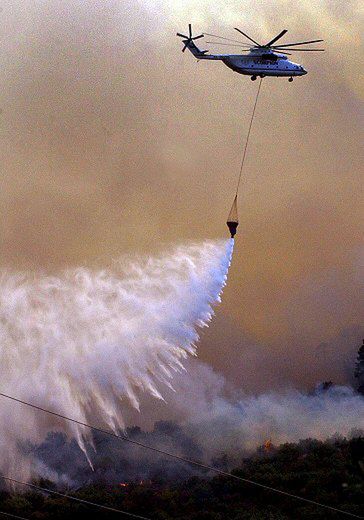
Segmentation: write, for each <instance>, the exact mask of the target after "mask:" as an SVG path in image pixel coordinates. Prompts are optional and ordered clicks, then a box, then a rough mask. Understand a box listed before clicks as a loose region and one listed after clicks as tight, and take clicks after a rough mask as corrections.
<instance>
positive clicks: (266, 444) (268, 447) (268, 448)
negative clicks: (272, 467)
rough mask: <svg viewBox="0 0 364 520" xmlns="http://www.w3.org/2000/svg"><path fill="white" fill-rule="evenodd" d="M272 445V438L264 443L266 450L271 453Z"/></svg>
mask: <svg viewBox="0 0 364 520" xmlns="http://www.w3.org/2000/svg"><path fill="white" fill-rule="evenodd" d="M272 446H273V444H272V439H268V440H266V441H265V443H264V451H265V452H267V453H269V452H270V451H271V449H272Z"/></svg>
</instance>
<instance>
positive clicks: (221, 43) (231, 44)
mask: <svg viewBox="0 0 364 520" xmlns="http://www.w3.org/2000/svg"><path fill="white" fill-rule="evenodd" d="M206 43H214V44H215V45H227V46H229V47H240V48H242V47H247V49H246V50H250V49H252V48H253V46H252V45H247V44H246V43H241V44H240V45H237V44H236V43H223V42H206Z"/></svg>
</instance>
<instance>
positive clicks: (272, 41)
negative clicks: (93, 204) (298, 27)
mask: <svg viewBox="0 0 364 520" xmlns="http://www.w3.org/2000/svg"><path fill="white" fill-rule="evenodd" d="M286 32H288V31H287V29H283V31H282V32H280V33H279V34H278V35H277V36H276V37H275V38H273V40H271V41H270V42H268V43H267V44H266V45H264V47H270V46H271V45H272V43H274V42H276V41H277V40H279V39H280V38H282V36H284V35H285V34H286Z"/></svg>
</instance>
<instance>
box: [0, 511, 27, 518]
mask: <svg viewBox="0 0 364 520" xmlns="http://www.w3.org/2000/svg"><path fill="white" fill-rule="evenodd" d="M0 515H3V516H9V517H10V518H18V519H19V520H30V518H25V516H17V515H12V514H11V513H6V512H5V511H0Z"/></svg>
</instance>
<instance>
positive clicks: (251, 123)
mask: <svg viewBox="0 0 364 520" xmlns="http://www.w3.org/2000/svg"><path fill="white" fill-rule="evenodd" d="M262 82H263V78H260V80H259V86H258V91H257V95H256V97H255V102H254V108H253V113H252V116H251V119H250V124H249V130H248V135H247V136H246V141H245V146H244V152H243V158H242V160H241V164H240V172H239V177H238V184H237V185H236V193H235V195H236V196H238V191H239V186H240V181H241V176H242V173H243V167H244V163H245V157H246V152H247V150H248V144H249V137H250V132H251V129H252V126H253V119H254V115H255V109H256V108H257V104H258V98H259V94H260V89H261V86H262Z"/></svg>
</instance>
